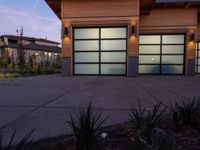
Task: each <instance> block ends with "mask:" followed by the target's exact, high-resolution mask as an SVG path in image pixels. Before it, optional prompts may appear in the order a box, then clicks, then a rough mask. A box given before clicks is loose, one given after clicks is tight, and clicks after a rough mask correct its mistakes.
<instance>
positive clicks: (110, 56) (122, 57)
mask: <svg viewBox="0 0 200 150" xmlns="http://www.w3.org/2000/svg"><path fill="white" fill-rule="evenodd" d="M101 62H126V53H125V52H102V53H101Z"/></svg>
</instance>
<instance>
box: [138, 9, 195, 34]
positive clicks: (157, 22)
mask: <svg viewBox="0 0 200 150" xmlns="http://www.w3.org/2000/svg"><path fill="white" fill-rule="evenodd" d="M196 25H197V9H195V8H193V9H155V10H152V12H151V13H150V15H141V17H140V29H141V31H144V30H149V31H150V30H151V31H153V30H155V31H159V30H161V31H162V30H169V32H171V31H173V30H174V31H176V29H178V30H180V31H181V30H184V29H187V30H188V29H190V28H191V27H192V28H193V27H195V26H196ZM166 32H167V31H166Z"/></svg>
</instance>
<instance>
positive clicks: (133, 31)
mask: <svg viewBox="0 0 200 150" xmlns="http://www.w3.org/2000/svg"><path fill="white" fill-rule="evenodd" d="M136 34H137V29H136V26H135V25H133V26H132V28H131V35H132V36H136Z"/></svg>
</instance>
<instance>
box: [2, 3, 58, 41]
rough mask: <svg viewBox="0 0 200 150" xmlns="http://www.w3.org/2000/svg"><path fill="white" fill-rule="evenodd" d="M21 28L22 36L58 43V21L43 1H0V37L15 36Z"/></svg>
mask: <svg viewBox="0 0 200 150" xmlns="http://www.w3.org/2000/svg"><path fill="white" fill-rule="evenodd" d="M21 26H23V28H24V36H30V37H37V38H48V39H49V40H55V41H58V42H60V20H59V19H58V18H57V17H56V15H55V14H54V12H53V11H52V10H51V9H50V8H49V6H48V5H47V4H46V3H45V1H44V0H0V35H3V34H13V35H16V29H17V28H21Z"/></svg>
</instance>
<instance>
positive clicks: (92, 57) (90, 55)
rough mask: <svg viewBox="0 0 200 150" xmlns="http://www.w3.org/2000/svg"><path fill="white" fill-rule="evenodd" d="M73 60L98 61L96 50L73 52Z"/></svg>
mask: <svg viewBox="0 0 200 150" xmlns="http://www.w3.org/2000/svg"><path fill="white" fill-rule="evenodd" d="M74 62H78V63H80V62H97V63H98V62H99V53H98V52H87V53H80V52H79V53H75V54H74Z"/></svg>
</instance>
